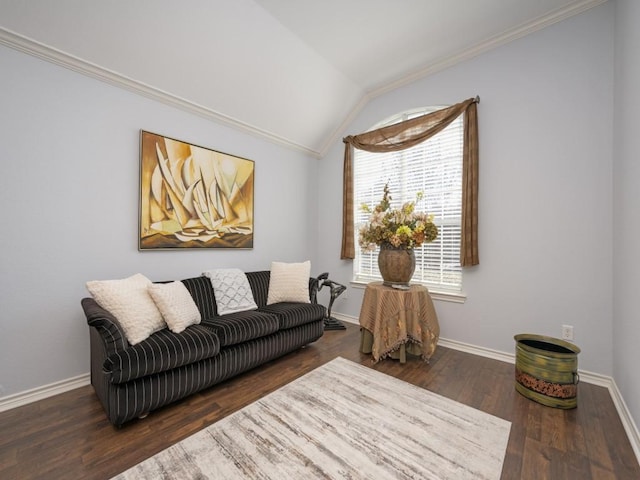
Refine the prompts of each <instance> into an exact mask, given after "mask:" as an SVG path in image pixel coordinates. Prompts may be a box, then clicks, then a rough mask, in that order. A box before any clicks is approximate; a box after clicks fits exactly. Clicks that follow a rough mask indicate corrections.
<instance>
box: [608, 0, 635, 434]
mask: <svg viewBox="0 0 640 480" xmlns="http://www.w3.org/2000/svg"><path fill="white" fill-rule="evenodd" d="M638 20H640V2H637V1H636V0H616V84H615V85H616V89H615V119H614V125H615V129H614V131H615V142H614V145H615V149H614V164H613V171H614V177H613V179H614V197H613V198H614V200H613V201H614V203H613V206H614V223H613V231H614V249H613V252H614V253H613V258H614V263H613V299H614V303H613V305H614V308H613V313H614V316H613V345H614V350H613V352H614V353H613V366H614V378H615V381H616V384H617V385H618V388H619V389H620V391H621V392H622V395H623V397H624V400H625V403H626V404H627V407H628V408H629V410H630V411H631V414H632V415H633V418H634V419H635V423H636V425H638V423H640V377H639V376H638V365H640V349H639V348H638V340H639V339H640V320H639V319H640V315H639V314H638V305H637V303H636V302H637V297H636V296H637V295H638V286H639V285H640V256H639V255H638V239H639V238H640V218H639V216H638V212H639V211H640V188H638V186H639V185H640V159H639V158H638V152H640V137H639V136H638V113H637V112H638V111H640V90H639V86H640V57H639V56H638V52H640V31H639V30H638Z"/></svg>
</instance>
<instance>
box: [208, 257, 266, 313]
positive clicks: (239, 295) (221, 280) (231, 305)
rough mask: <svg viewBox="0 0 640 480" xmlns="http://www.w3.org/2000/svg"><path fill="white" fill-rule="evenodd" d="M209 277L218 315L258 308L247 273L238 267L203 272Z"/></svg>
mask: <svg viewBox="0 0 640 480" xmlns="http://www.w3.org/2000/svg"><path fill="white" fill-rule="evenodd" d="M203 275H204V276H206V277H209V280H211V285H212V286H213V293H214V295H215V297H216V307H217V309H218V315H225V314H227V313H235V312H244V311H247V310H255V309H257V308H258V305H256V302H255V300H254V299H253V292H252V291H251V286H250V285H249V280H247V275H246V274H245V273H244V272H243V271H242V270H240V269H238V268H218V269H216V270H207V271H206V272H204V273H203Z"/></svg>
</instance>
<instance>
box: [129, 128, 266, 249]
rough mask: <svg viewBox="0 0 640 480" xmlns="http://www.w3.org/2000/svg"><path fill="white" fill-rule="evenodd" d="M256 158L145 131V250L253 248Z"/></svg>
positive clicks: (142, 195) (142, 217)
mask: <svg viewBox="0 0 640 480" xmlns="http://www.w3.org/2000/svg"><path fill="white" fill-rule="evenodd" d="M253 192H254V162H253V161H252V160H247V159H244V158H240V157H236V156H233V155H229V154H226V153H221V152H217V151H215V150H210V149H208V148H203V147H198V146H196V145H191V144H189V143H185V142H181V141H179V140H174V139H172V138H168V137H164V136H161V135H157V134H155V133H150V132H146V131H144V130H141V132H140V239H139V249H140V250H153V249H177V248H189V249H193V248H253V197H254V195H253Z"/></svg>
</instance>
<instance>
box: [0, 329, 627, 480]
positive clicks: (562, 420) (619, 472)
mask: <svg viewBox="0 0 640 480" xmlns="http://www.w3.org/2000/svg"><path fill="white" fill-rule="evenodd" d="M359 336H360V333H359V329H358V327H357V326H355V325H348V328H347V330H346V331H328V332H326V333H325V335H324V336H323V337H322V338H321V339H320V340H319V341H318V342H316V343H314V344H312V345H309V346H308V347H306V348H304V349H301V350H298V351H296V352H294V353H291V354H289V355H287V356H285V357H283V358H281V359H278V360H275V361H273V362H270V363H268V364H267V365H263V366H261V367H258V368H257V369H255V370H252V371H250V372H247V373H245V374H244V375H241V376H239V377H237V378H235V379H233V380H230V381H227V382H225V383H223V384H220V385H217V386H214V387H212V388H210V389H209V390H206V391H204V392H201V393H199V394H196V395H194V396H192V397H189V398H187V399H185V400H183V401H181V402H178V403H176V404H173V405H171V406H168V407H165V408H163V409H160V410H157V411H155V412H152V413H151V414H150V415H149V416H148V417H147V418H145V419H142V420H135V421H133V422H130V423H128V424H125V425H124V426H123V427H122V428H119V429H118V428H115V427H113V426H112V425H111V424H110V423H108V422H107V420H106V417H105V415H104V413H103V410H102V406H101V405H100V404H99V403H98V400H97V398H96V397H95V395H94V393H93V389H92V387H90V386H87V387H82V388H79V389H76V390H73V391H70V392H67V393H64V394H61V395H57V396H55V397H51V398H48V399H46V400H42V401H39V402H36V403H32V404H30V405H26V406H23V407H20V408H16V409H13V410H10V411H7V412H3V413H0V479H4V480H7V479H32V478H38V479H40V478H42V479H47V480H49V479H58V478H60V479H106V478H110V477H112V476H113V475H116V474H118V473H120V472H122V471H124V470H126V469H127V468H129V467H131V466H132V465H135V464H136V463H138V462H140V461H142V460H144V459H145V458H147V457H150V456H151V455H153V454H155V453H157V452H159V451H160V450H162V449H164V448H166V447H168V446H170V445H172V444H173V443H175V442H177V441H179V440H181V439H183V438H185V437H187V436H189V435H191V434H192V433H195V432H197V431H198V430H200V429H202V428H204V427H206V426H208V425H210V424H211V423H213V422H215V421H216V420H219V419H221V418H223V417H224V416H226V415H228V414H230V413H232V412H234V411H236V410H238V409H240V408H242V407H243V406H245V405H247V404H249V403H251V402H253V401H254V400H256V399H258V398H260V397H262V396H263V395H265V394H267V393H269V392H271V391H273V390H276V389H277V388H279V387H280V386H282V385H284V384H286V383H288V382H290V381H291V380H293V379H295V378H297V377H299V376H300V375H302V374H304V373H306V372H308V371H310V370H312V369H314V368H316V367H318V366H319V365H322V364H324V363H326V362H328V361H330V360H331V359H333V358H335V357H337V356H342V357H344V358H347V359H349V360H353V361H356V362H359V363H362V364H363V365H367V366H370V367H371V368H374V369H376V370H378V371H381V372H384V373H387V374H390V375H393V376H395V377H398V378H400V379H402V380H405V381H407V382H410V383H413V384H415V385H418V386H420V387H423V388H426V389H428V390H430V391H432V392H436V393H438V394H440V395H443V396H445V397H448V398H451V399H454V400H457V401H459V402H462V403H465V404H467V405H470V406H472V407H474V408H477V409H479V410H483V411H485V412H488V413H491V414H493V415H496V416H498V417H501V418H504V419H506V420H509V421H511V422H512V426H511V435H510V437H509V444H508V447H507V453H506V458H505V462H504V468H503V471H502V479H519V478H522V479H536V480H541V479H553V480H558V479H570V480H573V479H580V480H584V479H594V480H595V479H597V480H606V479H640V466H639V465H638V462H637V460H636V458H635V456H634V453H633V450H632V448H631V445H630V443H629V441H628V439H627V436H626V434H625V432H624V429H623V426H622V423H621V421H620V419H619V417H618V415H617V412H616V410H615V407H614V404H613V401H612V400H611V397H610V395H609V392H608V391H607V389H606V388H603V387H598V386H594V385H589V384H585V383H581V384H580V385H579V388H578V408H577V409H575V410H568V411H565V410H558V409H554V408H549V407H544V406H542V405H539V404H537V403H535V402H532V401H530V400H528V399H526V398H524V397H522V396H521V395H519V394H518V393H517V392H516V391H515V389H514V385H513V382H514V380H513V369H514V367H513V365H511V364H508V363H503V362H499V361H496V360H491V359H487V358H484V357H478V356H474V355H470V354H467V353H462V352H458V351H455V350H451V349H447V348H444V347H438V349H437V351H436V353H435V355H434V357H433V358H432V359H431V362H430V363H429V364H427V363H425V362H422V361H421V360H419V359H417V358H415V357H412V358H410V359H408V360H407V363H406V364H404V365H401V364H399V363H398V361H396V360H384V361H382V362H379V363H378V364H376V365H373V364H372V362H371V357H370V356H369V355H363V354H361V353H359V352H358V348H359ZM372 438H375V435H372ZM291 480H297V479H291Z"/></svg>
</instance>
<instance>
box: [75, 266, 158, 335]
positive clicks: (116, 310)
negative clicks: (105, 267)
mask: <svg viewBox="0 0 640 480" xmlns="http://www.w3.org/2000/svg"><path fill="white" fill-rule="evenodd" d="M86 285H87V290H89V292H90V293H91V295H92V296H93V298H95V299H96V302H98V305H100V306H101V307H102V308H104V309H105V310H108V311H109V312H111V313H112V314H113V316H114V317H116V319H117V320H118V322H119V323H120V326H121V327H122V329H123V330H124V334H125V335H126V337H127V340H128V341H129V343H130V344H131V345H135V344H136V343H138V342H141V341H142V340H144V339H145V338H147V337H148V336H149V335H151V334H152V333H154V332H157V331H158V330H160V329H162V328H165V327H166V324H165V322H164V319H163V318H162V315H161V314H160V311H159V310H158V308H157V307H156V304H155V303H154V302H153V299H152V298H151V296H150V295H149V292H148V290H147V288H148V287H149V285H151V280H149V279H148V278H147V277H145V276H144V275H142V274H139V273H137V274H135V275H132V276H131V277H128V278H124V279H120V280H94V281H91V282H87V284H86Z"/></svg>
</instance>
